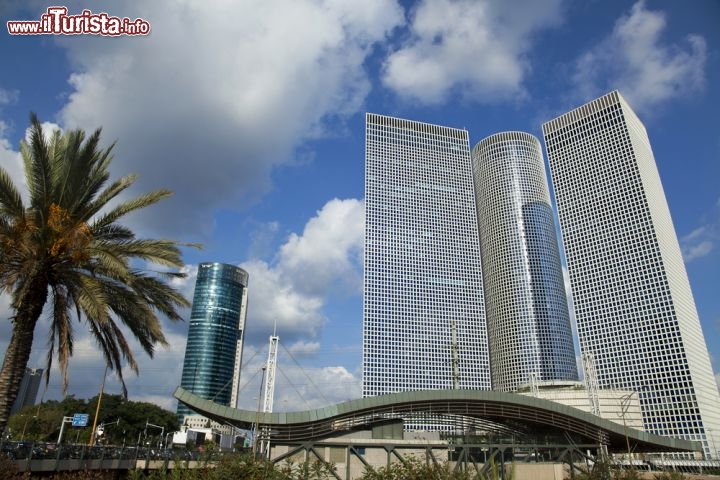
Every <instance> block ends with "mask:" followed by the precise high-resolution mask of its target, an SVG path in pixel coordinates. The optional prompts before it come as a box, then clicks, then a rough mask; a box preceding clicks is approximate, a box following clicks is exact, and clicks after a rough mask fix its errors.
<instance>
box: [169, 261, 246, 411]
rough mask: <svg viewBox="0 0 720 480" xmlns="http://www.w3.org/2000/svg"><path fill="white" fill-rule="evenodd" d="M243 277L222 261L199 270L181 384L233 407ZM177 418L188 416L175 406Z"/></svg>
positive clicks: (240, 338)
mask: <svg viewBox="0 0 720 480" xmlns="http://www.w3.org/2000/svg"><path fill="white" fill-rule="evenodd" d="M247 287H248V274H247V272H246V271H245V270H243V269H242V268H239V267H236V266H234V265H227V264H223V263H201V264H200V265H199V266H198V273H197V279H196V281H195V293H194V295H193V305H192V311H191V313H190V327H189V330H188V339H187V346H186V347H185V361H184V363H183V372H182V379H181V383H180V385H181V386H182V387H183V388H184V389H186V390H189V391H191V392H193V393H194V394H195V395H198V396H200V397H202V398H204V399H207V400H213V401H214V402H216V403H219V404H222V405H228V406H231V407H237V393H238V389H239V387H240V370H241V362H242V349H243V343H244V332H245V317H246V313H247ZM177 413H178V416H180V417H183V416H185V415H191V414H193V412H192V411H191V410H190V409H189V408H188V407H186V406H185V405H183V404H179V405H178V409H177Z"/></svg>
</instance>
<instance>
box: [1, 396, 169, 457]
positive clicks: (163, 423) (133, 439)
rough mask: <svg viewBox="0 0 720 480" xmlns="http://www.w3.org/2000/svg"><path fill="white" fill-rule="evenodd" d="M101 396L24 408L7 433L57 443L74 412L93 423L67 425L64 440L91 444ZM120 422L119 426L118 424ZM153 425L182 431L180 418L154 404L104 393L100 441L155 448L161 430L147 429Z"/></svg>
mask: <svg viewBox="0 0 720 480" xmlns="http://www.w3.org/2000/svg"><path fill="white" fill-rule="evenodd" d="M97 400H98V397H97V396H95V397H93V398H91V399H89V400H79V399H76V398H75V397H74V396H72V395H70V396H68V397H66V398H65V399H64V400H62V401H54V400H49V401H46V402H43V403H41V404H39V405H33V406H29V407H25V408H23V409H22V410H20V411H19V412H17V413H15V414H13V415H12V416H11V417H10V421H9V422H8V431H9V432H10V434H11V438H12V439H13V440H36V441H44V442H54V441H56V440H57V439H58V435H59V433H60V425H61V422H62V420H63V417H71V416H73V415H74V414H75V413H87V414H88V415H90V422H89V424H88V426H87V427H72V426H70V425H66V426H65V431H66V432H67V433H65V434H64V435H66V436H65V439H69V440H70V441H75V440H77V441H78V442H80V443H85V444H87V443H89V441H90V434H91V433H92V432H91V429H92V420H93V418H94V416H95V410H96V407H97ZM116 421H117V423H115V422H116ZM148 422H149V423H151V424H153V425H158V426H160V427H163V428H164V429H165V430H164V432H165V433H170V432H175V431H177V430H179V429H180V425H179V423H178V420H177V416H176V415H175V414H174V413H173V412H170V411H168V410H165V409H163V408H161V407H159V406H157V405H155V404H153V403H147V402H134V401H131V400H126V399H125V398H124V397H123V396H122V395H108V394H105V395H103V397H102V401H101V402H100V411H99V413H98V419H97V424H98V426H99V425H102V424H106V427H105V428H104V429H103V435H102V436H101V437H99V438H98V442H99V443H101V444H106V445H123V444H126V445H135V444H137V443H138V442H141V443H143V444H145V443H147V442H150V443H151V444H152V445H156V444H157V443H159V442H160V441H163V440H164V439H161V438H160V433H161V432H160V430H158V429H157V428H154V427H150V428H147V429H146V424H147V423H148Z"/></svg>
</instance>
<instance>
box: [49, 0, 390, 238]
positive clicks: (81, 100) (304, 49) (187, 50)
mask: <svg viewBox="0 0 720 480" xmlns="http://www.w3.org/2000/svg"><path fill="white" fill-rule="evenodd" d="M169 3H170V2H167V1H165V2H163V1H157V2H123V3H117V4H113V5H112V7H111V8H110V9H109V12H108V13H109V14H112V15H119V16H124V15H126V16H128V17H130V18H137V17H142V18H144V19H146V20H147V21H149V22H150V23H151V25H152V33H151V35H149V36H146V37H136V38H122V39H106V38H96V37H91V36H83V37H82V38H81V37H73V38H57V39H56V40H57V42H58V43H59V44H60V45H61V46H63V47H64V48H66V49H67V52H68V55H69V57H70V58H71V60H72V62H73V64H74V65H76V69H75V73H74V74H73V75H72V76H71V77H70V79H69V82H70V86H71V91H70V94H69V97H68V102H67V104H66V105H65V107H64V108H63V109H62V111H61V113H60V116H59V118H60V119H61V121H62V124H63V126H65V127H74V126H81V127H83V128H86V129H94V128H96V127H97V126H100V125H102V126H103V128H104V138H105V139H106V140H107V141H111V140H114V139H118V140H119V143H118V145H117V149H116V161H115V163H114V168H115V169H116V171H118V172H120V173H123V174H124V173H127V172H137V173H139V174H140V176H141V177H140V187H141V188H142V189H148V188H157V187H160V186H164V187H168V188H170V189H172V190H173V191H175V192H176V195H175V196H174V197H173V198H171V199H170V200H168V201H166V202H162V203H161V204H160V205H158V206H157V207H155V208H153V209H152V212H151V213H150V214H149V215H152V216H153V218H152V219H150V218H149V216H145V217H144V218H145V221H146V222H147V226H148V228H150V227H152V228H155V229H157V230H158V231H159V230H160V229H162V231H163V233H165V234H167V233H168V231H170V233H172V232H173V231H174V232H187V231H200V232H202V231H206V232H207V231H210V230H211V229H212V228H213V223H212V222H213V219H212V215H211V214H210V211H211V209H213V208H216V207H227V208H238V206H241V205H243V204H245V203H247V202H252V201H253V200H254V199H256V198H257V197H258V195H261V194H263V193H264V192H265V191H266V190H267V189H268V187H269V184H270V173H271V171H272V169H273V168H275V167H278V166H282V165H290V164H292V163H293V161H294V160H293V155H294V151H295V149H296V148H297V147H298V146H299V145H301V144H302V143H303V142H304V141H305V140H306V139H308V138H312V137H316V136H318V135H323V134H326V133H327V131H328V129H332V128H339V127H334V126H333V125H336V124H340V125H342V120H343V119H344V118H345V116H347V115H350V114H354V113H356V112H357V111H358V110H359V109H360V108H361V106H362V103H363V101H364V99H365V97H366V95H367V93H368V91H369V89H370V82H369V80H368V78H367V74H366V72H365V69H364V62H365V61H366V59H367V57H368V56H369V55H370V53H371V52H372V50H373V46H374V44H376V43H377V42H381V41H383V40H384V39H385V37H386V35H388V34H389V32H390V31H391V30H392V29H393V28H394V27H395V26H396V25H398V24H400V23H401V22H402V21H403V17H402V10H401V8H400V7H399V6H398V5H397V4H396V3H395V2H394V1H393V0H373V1H367V0H354V1H345V2H334V1H314V0H273V1H267V0H256V1H244V2H230V3H227V4H226V5H224V7H223V8H221V9H219V8H207V5H206V4H205V2H202V1H201V0H188V1H186V2H183V4H182V5H180V6H178V5H176V4H174V3H173V4H172V5H169ZM83 7H86V5H85V4H83V3H81V2H71V5H68V8H69V9H70V10H71V11H73V10H75V9H79V10H81V9H82V8H83ZM114 40H119V41H114ZM170 172H172V174H170ZM179 211H182V212H183V214H182V215H178V214H177V212H179ZM148 220H150V221H148Z"/></svg>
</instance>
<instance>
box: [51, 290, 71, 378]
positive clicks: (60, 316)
mask: <svg viewBox="0 0 720 480" xmlns="http://www.w3.org/2000/svg"><path fill="white" fill-rule="evenodd" d="M52 302H53V315H52V318H51V322H50V335H49V337H50V339H51V344H50V345H49V348H48V362H47V368H48V370H50V368H51V367H52V351H53V349H54V347H55V341H57V357H58V365H59V367H60V373H61V375H62V377H63V391H66V390H67V387H68V374H67V372H68V363H69V360H70V357H71V356H72V353H73V328H72V322H71V320H70V314H69V311H70V310H69V305H68V298H67V292H66V290H65V288H64V287H62V286H59V285H54V286H53V287H52Z"/></svg>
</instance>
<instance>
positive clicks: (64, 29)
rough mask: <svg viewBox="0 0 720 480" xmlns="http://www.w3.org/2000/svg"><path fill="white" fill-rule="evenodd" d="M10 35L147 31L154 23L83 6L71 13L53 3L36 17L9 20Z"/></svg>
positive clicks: (142, 33)
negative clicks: (113, 15)
mask: <svg viewBox="0 0 720 480" xmlns="http://www.w3.org/2000/svg"><path fill="white" fill-rule="evenodd" d="M7 27H8V32H9V33H10V35H80V34H90V35H111V36H117V35H147V34H148V33H150V23H148V22H146V21H145V20H143V19H142V18H136V19H135V20H130V19H129V18H127V17H125V18H119V17H111V16H109V15H108V14H107V13H92V12H91V11H90V10H83V11H82V13H81V14H80V15H68V14H67V8H65V7H50V8H48V9H47V13H45V14H43V15H42V16H41V17H40V21H36V20H34V21H33V20H15V21H10V22H7Z"/></svg>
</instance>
